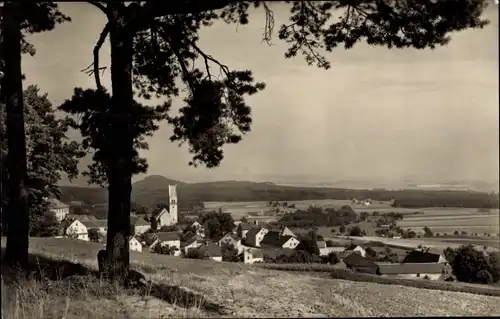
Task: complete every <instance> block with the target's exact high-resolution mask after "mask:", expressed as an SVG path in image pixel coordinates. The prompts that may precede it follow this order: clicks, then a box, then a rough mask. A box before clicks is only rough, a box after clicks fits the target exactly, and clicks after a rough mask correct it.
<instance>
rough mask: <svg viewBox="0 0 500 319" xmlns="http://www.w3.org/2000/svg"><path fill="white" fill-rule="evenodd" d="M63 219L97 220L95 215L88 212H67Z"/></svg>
mask: <svg viewBox="0 0 500 319" xmlns="http://www.w3.org/2000/svg"><path fill="white" fill-rule="evenodd" d="M64 219H65V220H72V221H73V220H75V219H78V220H80V221H86V220H97V217H95V216H94V215H89V214H68V215H66V217H65V218H64Z"/></svg>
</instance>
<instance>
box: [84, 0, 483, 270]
mask: <svg viewBox="0 0 500 319" xmlns="http://www.w3.org/2000/svg"><path fill="white" fill-rule="evenodd" d="M386 2H387V3H386ZM89 3H91V4H92V5H94V6H96V7H97V8H99V9H100V10H101V11H102V12H103V13H104V14H105V15H106V17H107V20H108V21H107V24H106V26H105V27H104V28H103V31H102V33H101V35H100V37H99V40H98V42H97V44H96V46H95V48H94V62H93V65H92V66H91V67H89V69H91V71H90V72H91V73H93V74H94V77H95V81H96V85H97V88H98V90H99V91H102V90H103V89H102V85H101V82H100V79H99V71H100V69H101V67H100V65H99V49H100V47H101V46H102V43H103V42H104V40H105V38H106V37H107V35H108V34H109V38H110V46H111V82H112V98H111V106H110V117H109V127H110V130H109V137H108V138H109V140H110V141H111V142H110V143H111V145H112V146H113V151H112V152H109V158H107V159H106V161H107V163H109V165H108V166H109V167H108V174H107V175H108V183H109V188H108V189H109V219H108V221H109V226H108V244H107V249H108V254H107V258H108V262H111V263H112V264H113V265H116V266H115V267H114V268H113V269H114V270H113V271H112V276H114V277H117V276H118V277H120V276H123V275H125V274H126V272H127V269H128V267H129V253H128V246H127V245H125V244H123V246H120V247H118V246H116V245H114V244H113V243H125V242H126V241H125V240H124V239H125V238H126V236H127V234H128V229H129V227H128V226H129V225H128V224H129V222H130V217H129V211H130V194H131V176H132V174H133V167H134V165H133V163H134V162H133V158H134V132H133V127H134V125H133V122H134V120H135V119H134V118H133V117H132V114H133V112H134V102H133V98H134V88H135V90H136V94H137V95H138V96H139V97H144V98H150V97H151V96H153V95H156V96H166V97H168V98H170V97H173V96H176V95H178V94H179V87H178V84H179V82H176V79H180V80H182V83H184V84H185V85H186V87H187V89H188V96H187V98H186V99H185V103H186V106H185V107H183V108H182V109H181V111H180V115H179V116H176V117H171V118H169V122H170V123H171V124H172V125H173V126H174V135H173V136H172V137H171V141H174V142H179V143H181V144H182V143H187V144H188V145H189V150H190V152H191V153H192V154H193V159H192V161H190V163H189V164H190V165H195V166H196V165H199V164H204V165H206V166H207V167H209V168H210V167H215V166H217V165H219V163H220V161H221V160H222V158H223V152H222V146H223V145H224V144H226V143H237V142H238V141H240V140H241V135H242V134H244V133H246V132H248V131H249V130H250V124H251V117H250V107H249V106H248V105H247V104H246V103H245V102H244V97H245V96H247V95H252V94H255V93H257V92H258V91H260V90H262V89H263V88H264V84H262V83H255V82H254V80H253V77H252V74H251V72H250V71H233V70H231V69H229V67H227V66H226V65H224V64H223V63H221V62H219V61H218V60H217V59H215V58H214V57H212V56H211V55H209V54H208V53H206V52H204V51H203V50H202V49H201V48H200V47H199V46H198V45H197V41H198V31H199V29H200V28H201V27H202V26H209V25H211V24H212V23H213V22H214V21H215V20H223V21H224V22H226V23H240V24H247V23H248V22H249V8H250V6H253V7H254V8H263V10H264V11H265V13H266V23H265V26H264V30H265V31H264V40H265V41H267V42H270V41H271V38H272V35H273V29H274V13H273V11H272V10H271V8H270V7H269V6H268V5H267V4H266V2H264V1H231V0H214V1H202V0H191V1H187V0H185V1H162V2H152V1H150V2H143V3H139V2H134V3H131V4H129V5H126V4H125V3H124V2H106V3H104V2H97V1H92V2H90V1H89ZM286 3H287V4H288V5H289V6H290V23H289V24H287V25H282V26H281V27H280V28H279V31H278V37H279V39H281V40H284V41H285V42H287V43H288V44H289V48H288V50H287V52H286V53H285V57H286V58H290V57H294V56H296V55H297V54H299V53H300V54H302V55H303V56H304V58H305V60H306V61H307V63H308V64H310V65H313V64H314V65H316V66H318V67H321V68H325V69H328V68H329V67H330V63H329V62H328V61H327V60H326V59H325V57H324V56H323V55H321V53H320V51H324V50H326V51H332V50H333V49H334V48H335V47H337V46H338V45H340V44H343V45H344V47H345V48H351V47H353V45H354V44H355V43H356V42H358V41H360V40H361V39H365V40H366V42H367V43H369V44H371V45H384V46H386V47H388V48H392V47H398V48H403V47H414V48H417V49H423V48H428V47H430V48H434V47H435V46H436V45H443V44H446V43H447V42H448V41H449V37H448V36H447V34H448V33H449V32H452V31H459V30H463V29H467V28H476V27H482V26H484V25H485V24H486V22H485V21H483V20H481V19H480V14H481V12H482V10H483V9H484V6H485V3H486V2H485V1H484V0H473V1H471V0H462V1H459V0H443V1H431V0H427V1H424V0H422V1H413V0H410V1H391V2H388V1H383V0H355V1H354V0H353V1H348V0H345V1H342V0H339V1H329V2H326V1H315V2H313V1H289V2H286ZM334 10H338V11H337V12H339V11H340V12H341V13H343V16H342V17H341V19H340V20H339V21H334V18H333V11H334ZM197 57H199V58H201V59H202V60H203V61H204V62H205V67H204V70H202V69H200V68H197V67H195V65H194V60H195V59H196V58H197ZM210 65H216V66H218V67H219V69H220V70H221V71H222V72H221V77H219V78H216V77H215V76H214V74H213V73H212V72H211V70H210ZM115 237H116V238H118V237H119V240H114V238H115Z"/></svg>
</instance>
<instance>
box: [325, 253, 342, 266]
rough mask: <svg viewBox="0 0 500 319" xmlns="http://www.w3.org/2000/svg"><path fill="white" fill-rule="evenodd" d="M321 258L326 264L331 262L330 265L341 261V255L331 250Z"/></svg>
mask: <svg viewBox="0 0 500 319" xmlns="http://www.w3.org/2000/svg"><path fill="white" fill-rule="evenodd" d="M321 260H322V262H323V263H324V264H329V265H335V264H337V263H338V262H340V258H339V256H337V254H336V253H334V252H331V253H329V254H328V255H326V256H322V257H321Z"/></svg>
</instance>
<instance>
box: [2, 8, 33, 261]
mask: <svg viewBox="0 0 500 319" xmlns="http://www.w3.org/2000/svg"><path fill="white" fill-rule="evenodd" d="M21 17H22V16H21V12H20V6H19V4H18V3H17V2H5V3H4V8H3V25H2V33H3V35H2V36H3V41H4V43H3V45H2V52H1V55H2V56H1V58H2V59H3V60H4V63H5V69H4V73H5V76H4V78H3V80H2V89H1V100H2V101H3V102H5V104H6V110H7V140H8V142H7V144H8V155H7V169H8V172H9V179H8V180H9V182H8V189H9V201H8V206H7V212H6V213H7V247H6V252H5V261H6V262H7V263H8V264H10V265H12V266H20V267H23V268H25V267H26V266H27V264H28V248H29V211H28V192H27V190H26V186H25V181H26V177H27V174H26V137H25V133H24V101H23V83H22V71H21V38H22V34H21Z"/></svg>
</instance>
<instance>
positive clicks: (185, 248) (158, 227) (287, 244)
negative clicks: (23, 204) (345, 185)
mask: <svg viewBox="0 0 500 319" xmlns="http://www.w3.org/2000/svg"><path fill="white" fill-rule="evenodd" d="M177 201H178V199H177V190H176V186H175V185H171V186H169V204H168V208H167V207H165V208H163V209H162V210H161V211H159V212H158V213H157V214H156V215H155V216H153V217H152V220H151V221H150V222H148V221H146V220H145V219H144V218H143V217H142V216H138V215H136V214H135V213H131V234H132V236H130V237H129V249H130V250H131V251H134V252H138V253H159V254H167V255H173V256H178V257H179V258H198V259H209V260H213V261H217V262H226V261H232V262H243V263H246V264H254V263H265V262H272V259H273V258H277V257H279V256H287V255H291V254H293V253H295V252H296V251H297V249H298V248H300V247H299V246H300V244H301V238H300V236H298V235H296V234H295V233H294V232H293V231H292V230H290V228H288V227H283V226H282V227H280V226H276V225H270V224H267V223H264V222H259V220H258V219H257V220H253V221H252V222H248V221H247V220H246V219H244V220H243V221H241V220H240V221H234V222H233V227H232V229H231V230H230V231H227V232H226V233H223V234H221V238H220V239H215V240H214V239H213V238H212V239H210V238H208V236H206V234H205V226H204V225H203V224H202V223H200V220H199V219H198V220H196V219H194V220H193V219H187V221H188V222H187V223H186V222H185V223H184V224H179V213H178V202H177ZM51 210H52V211H53V213H54V215H55V217H56V219H57V220H58V221H60V222H61V225H62V228H63V235H62V236H58V237H65V238H73V239H78V240H83V241H94V242H101V243H102V244H103V245H104V246H105V244H106V233H107V220H99V219H97V218H95V217H94V216H91V215H80V214H70V213H69V205H66V204H64V203H61V202H60V201H57V200H51ZM152 225H154V226H153V227H154V228H155V229H152ZM314 244H315V245H316V246H317V248H318V252H319V256H318V257H320V258H323V260H324V262H325V263H329V264H333V267H334V268H337V269H350V270H352V271H354V272H361V273H369V274H373V275H381V276H392V277H401V278H421V279H430V280H452V277H451V273H452V270H451V267H450V265H449V262H448V261H447V259H446V257H445V256H444V254H443V252H442V251H439V250H438V249H434V248H425V247H423V248H422V247H421V248H416V249H413V250H407V251H405V252H404V253H403V254H402V255H401V252H400V255H399V256H398V255H397V254H395V253H393V252H391V251H390V248H388V247H384V249H380V247H375V246H376V245H374V244H370V243H365V244H363V243H355V242H354V241H350V242H348V243H345V242H344V243H343V244H339V243H335V242H332V241H331V240H325V239H324V238H323V237H322V236H319V237H318V238H316V239H315V243H314ZM228 249H230V250H231V251H232V252H233V256H232V258H231V259H229V260H228V259H227V258H223V256H224V251H227V250H228ZM384 253H385V254H386V255H387V256H388V257H384V259H382V260H383V261H380V260H381V259H380V258H378V259H377V258H375V257H377V254H384ZM225 259H226V260H225Z"/></svg>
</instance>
